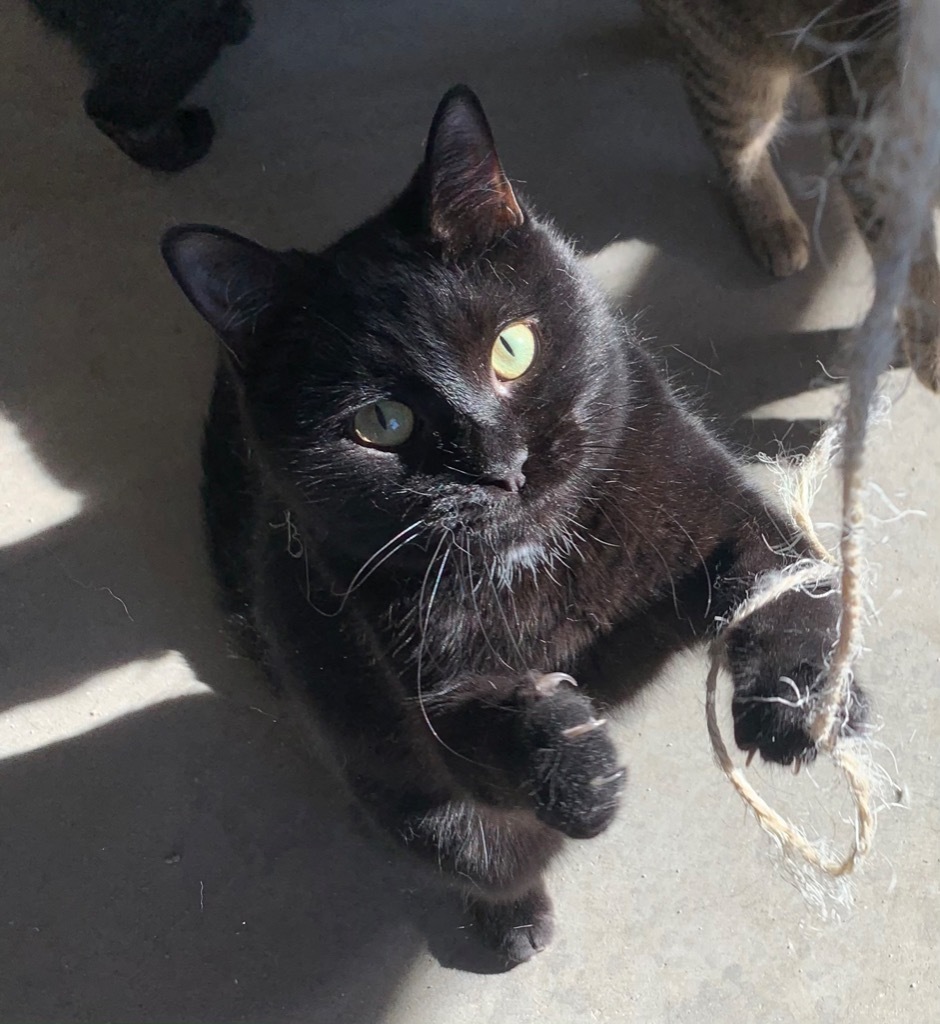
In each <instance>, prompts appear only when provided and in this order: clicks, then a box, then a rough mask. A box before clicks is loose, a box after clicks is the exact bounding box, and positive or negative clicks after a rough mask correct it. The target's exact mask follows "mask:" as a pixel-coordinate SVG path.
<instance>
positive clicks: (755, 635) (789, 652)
mask: <svg viewBox="0 0 940 1024" xmlns="http://www.w3.org/2000/svg"><path fill="white" fill-rule="evenodd" d="M834 617H835V607H834V605H833V603H832V601H831V600H829V599H828V598H820V597H810V596H807V595H803V594H794V595H792V597H788V598H783V599H780V601H779V602H775V604H774V605H770V606H768V608H767V609H766V610H764V611H761V612H755V613H754V614H753V615H752V616H750V617H749V618H747V619H745V620H744V622H743V623H741V624H740V625H739V626H736V627H735V628H734V629H733V630H732V631H731V632H730V633H729V635H728V637H727V638H726V642H727V651H728V661H729V665H730V668H731V673H732V676H733V679H734V691H735V692H734V698H733V700H732V704H731V711H732V716H733V719H734V739H735V742H736V743H737V745H738V746H739V747H740V748H741V749H742V750H744V751H746V752H747V753H748V754H749V755H753V754H754V753H759V754H760V755H761V757H762V758H764V760H766V761H774V762H776V763H777V764H785V765H789V764H794V765H795V766H796V768H797V769H799V766H800V765H801V764H805V763H808V762H810V761H812V760H813V759H814V758H815V757H816V744H815V742H814V740H813V738H812V737H811V736H810V727H811V725H812V723H813V721H814V720H815V718H816V715H817V712H818V710H819V703H820V691H821V690H822V687H823V686H824V684H825V666H826V661H827V658H828V655H829V652H830V650H831V647H832V642H833V639H834V636H835V632H834V630H835V625H834ZM868 713H869V704H868V698H867V697H866V696H865V693H864V691H863V690H862V689H861V688H860V687H858V686H857V685H855V686H853V688H852V694H851V699H850V700H849V702H848V703H847V705H846V706H845V707H843V708H842V709H841V711H840V715H841V726H840V728H841V731H842V733H843V734H844V735H845V734H852V733H858V732H860V731H862V729H863V728H864V726H865V723H866V722H867V720H868ZM749 760H750V757H749Z"/></svg>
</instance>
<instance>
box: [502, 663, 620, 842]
mask: <svg viewBox="0 0 940 1024" xmlns="http://www.w3.org/2000/svg"><path fill="white" fill-rule="evenodd" d="M575 685H576V684H575V682H574V680H573V679H572V678H571V676H568V675H565V674H564V673H561V672H552V673H549V674H547V675H541V676H538V675H535V674H533V675H532V676H531V677H530V679H529V681H528V682H527V684H525V693H524V701H525V715H524V719H523V725H522V730H523V735H522V741H523V743H524V744H525V746H526V747H527V748H528V751H529V757H528V764H529V780H528V785H529V788H530V791H531V795H532V797H533V798H534V801H535V813H536V815H537V816H538V818H539V819H540V820H541V821H544V822H545V824H546V825H550V826H551V827H552V828H555V829H557V830H558V831H559V832H563V833H564V834H565V835H567V836H570V837H571V838H573V839H590V838H591V837H593V836H596V835H597V834H598V833H600V832H603V830H604V829H605V828H607V826H608V825H609V824H610V822H611V821H612V820H613V817H614V814H615V813H616V810H617V807H618V806H619V803H620V792H621V790H622V789H623V784H624V780H625V778H626V769H625V768H623V767H621V766H620V764H619V763H618V760H617V751H616V750H615V748H614V745H613V743H612V742H611V740H610V737H609V735H608V734H607V729H606V721H605V720H604V719H603V718H597V717H596V716H595V714H594V706H593V704H592V703H591V701H590V699H589V698H588V697H585V696H584V695H582V694H580V693H579V692H578V691H577V690H576V689H575Z"/></svg>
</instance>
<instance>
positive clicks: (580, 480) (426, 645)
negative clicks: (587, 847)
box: [163, 86, 865, 962]
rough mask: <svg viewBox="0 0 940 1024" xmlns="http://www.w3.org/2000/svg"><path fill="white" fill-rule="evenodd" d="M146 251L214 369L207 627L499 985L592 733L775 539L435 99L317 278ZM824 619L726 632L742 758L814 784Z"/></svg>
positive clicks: (186, 250)
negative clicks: (226, 625) (383, 200)
mask: <svg viewBox="0 0 940 1024" xmlns="http://www.w3.org/2000/svg"><path fill="white" fill-rule="evenodd" d="M163 253H164V256H165V258H166V260H167V263H168V264H169V267H170V269H171V272H172V274H173V276H174V277H175V279H176V280H177V282H178V283H179V285H180V286H181V288H182V289H183V291H184V293H185V294H186V295H187V297H188V298H189V300H190V301H191V302H192V303H193V305H194V306H195V307H196V309H197V310H198V311H199V313H201V314H202V316H203V317H204V318H205V319H206V320H207V321H208V322H209V324H210V325H211V326H212V327H213V328H214V329H215V331H216V332H217V333H218V335H219V337H220V338H221V342H222V345H221V361H220V366H219V370H218V374H217V377H216V383H215V390H214V394H213V398H212V403H211V409H210V413H209V418H208V423H207V428H206V435H205V447H204V454H203V464H204V471H205V476H204V501H205V512H206V519H207V523H208V538H209V546H210V550H211V554H212V557H213V561H214V564H215V568H216V572H217V575H218V578H219V580H220V581H221V584H222V589H223V591H224V593H225V595H226V600H227V603H228V606H229V608H230V610H231V611H232V612H233V613H234V615H235V616H236V617H237V618H238V619H239V620H240V621H241V623H242V624H243V625H245V626H246V627H247V629H248V630H249V631H250V633H251V636H252V639H253V642H254V645H255V650H257V651H259V652H260V657H261V659H262V660H263V663H264V665H265V667H266V669H267V671H268V673H269V674H270V676H271V677H272V678H273V679H274V680H275V681H276V682H277V683H278V684H281V685H282V686H283V687H285V688H286V689H287V691H288V692H289V693H293V694H300V695H301V698H302V700H304V701H306V702H308V703H309V706H310V708H312V710H313V712H314V717H315V719H316V721H317V722H318V724H319V726H320V728H321V730H322V731H323V733H324V734H325V737H326V739H327V742H328V744H329V746H330V748H331V751H332V755H331V756H332V759H333V760H334V761H335V764H336V766H337V767H338V770H339V772H340V773H341V775H342V777H343V778H344V779H345V781H346V782H347V783H348V786H349V788H350V790H351V791H352V792H353V793H354V794H355V796H356V797H357V798H358V800H359V801H360V802H361V804H362V805H363V807H364V808H365V809H366V810H367V812H368V813H369V815H371V818H372V819H373V820H374V821H375V822H376V823H378V825H379V826H381V827H382V828H384V829H385V830H386V831H387V833H388V834H389V835H390V836H392V837H393V838H394V839H395V840H396V841H397V842H398V843H400V844H401V845H402V846H404V847H406V848H407V849H409V850H411V851H413V853H414V854H416V855H417V856H418V857H420V858H423V859H424V860H425V861H427V863H428V864H429V865H431V866H432V867H433V868H434V869H436V870H437V871H438V872H439V873H440V874H441V875H442V876H443V877H444V878H445V879H447V880H448V881H449V882H450V883H452V884H453V885H454V886H455V887H457V888H458V889H460V890H462V891H463V893H464V894H465V896H466V899H467V902H468V912H469V915H470V918H471V920H472V922H473V923H474V926H475V928H476V929H477V931H478V933H479V935H480V937H481V939H482V940H483V941H484V942H485V943H486V944H488V945H489V946H491V947H493V948H495V949H496V950H498V951H499V952H500V953H501V954H502V956H503V957H505V958H506V959H507V960H508V961H510V962H514V961H522V960H526V959H527V958H529V957H530V956H532V955H533V954H534V953H535V952H536V951H538V950H540V949H542V948H543V947H544V946H545V945H546V944H547V943H548V942H549V939H550V937H551V935H552V929H553V923H552V910H551V902H550V899H549V896H548V894H547V892H546V889H545V884H544V881H543V875H544V872H545V870H546V868H547V867H548V865H549V863H550V862H551V860H552V859H553V858H554V857H555V855H556V854H557V853H558V852H559V850H560V849H561V848H562V845H563V843H564V841H565V837H571V838H573V839H582V840H583V839H588V838H590V837H592V836H596V835H597V834H598V833H600V832H602V831H603V830H604V829H605V828H606V827H607V826H608V825H609V824H610V822H611V819H612V818H613V816H614V814H615V812H616V810H617V806H618V803H619V801H620V798H621V793H622V790H623V786H624V780H625V770H624V768H623V767H622V765H621V761H620V756H619V754H618V751H617V750H616V749H615V747H614V744H613V743H612V741H611V738H610V736H609V735H608V730H607V727H606V719H605V716H606V714H607V712H608V709H609V708H611V707H613V706H615V705H617V704H620V703H622V702H624V701H625V700H627V699H628V698H629V697H630V696H631V694H633V693H635V692H636V689H637V687H638V686H640V685H642V684H643V683H644V682H646V681H647V680H648V679H649V678H650V677H651V675H652V674H653V673H654V672H655V671H656V669H657V668H658V667H660V666H661V665H662V664H663V662H664V661H665V660H666V659H667V658H668V657H669V656H670V655H671V654H673V653H674V652H676V651H678V650H680V649H682V648H686V647H688V646H690V645H693V644H695V643H696V642H698V641H701V640H704V639H707V638H709V637H712V636H714V635H715V633H716V631H717V630H718V629H719V628H720V627H721V624H722V618H723V617H724V616H726V615H727V614H728V613H729V611H730V610H731V609H732V608H734V607H735V605H736V604H737V603H738V602H739V601H740V600H741V599H742V597H743V596H744V595H745V593H746V592H747V590H748V588H749V587H750V586H751V584H752V583H753V581H754V579H755V577H757V576H758V575H759V574H761V573H763V572H765V571H767V570H772V569H775V568H780V567H782V566H784V565H785V564H788V563H789V562H791V561H793V560H794V559H796V558H799V557H800V556H801V554H803V553H805V551H806V545H805V544H804V541H803V540H802V539H801V538H800V537H799V536H797V535H796V533H795V531H794V529H793V528H792V526H791V525H790V524H789V523H788V522H786V521H785V520H784V519H783V518H782V517H781V515H779V514H778V513H777V512H776V511H774V510H773V509H772V508H770V507H769V506H768V504H767V502H766V500H765V499H764V498H763V497H762V496H761V495H760V494H759V493H758V492H757V491H756V490H754V489H753V488H752V487H751V486H750V485H749V484H748V483H747V482H746V481H745V478H744V476H743V475H742V472H741V469H740V468H739V466H738V465H737V464H736V463H735V462H734V460H733V459H732V458H731V456H730V455H729V454H728V453H727V452H726V451H725V449H724V448H722V447H721V445H720V444H719V443H718V442H717V441H716V440H715V439H714V438H713V437H711V436H710V435H709V433H708V432H707V431H706V430H705V428H704V427H703V426H702V424H701V423H700V422H699V421H698V420H697V419H696V418H695V417H694V416H693V415H692V414H691V413H690V412H689V411H688V410H687V409H686V408H684V407H683V405H681V404H680V402H679V401H678V400H677V398H676V397H675V396H674V395H673V394H672V393H671V392H670V390H669V389H668V387H667V386H666V384H665V383H664V381H663V379H662V378H661V377H660V376H659V374H658V372H657V370H656V368H655V367H654V364H653V362H652V360H651V358H650V357H649V356H648V355H647V354H646V353H645V352H644V350H643V349H642V348H641V347H640V345H639V344H638V341H637V339H636V337H635V336H634V334H633V332H632V328H631V327H630V326H629V325H628V324H626V323H624V321H623V320H621V319H620V318H619V317H618V316H617V315H616V314H615V313H613V312H612V311H611V310H610V309H609V308H608V306H607V305H606V304H605V301H604V299H603V298H602V297H601V296H600V294H599V292H598V290H597V288H596V287H595V285H594V284H593V282H592V281H591V279H590V278H589V277H588V275H587V273H586V272H585V271H584V269H582V266H581V264H580V263H579V261H578V258H577V256H576V254H575V252H574V251H573V250H572V248H571V247H570V246H569V244H568V243H567V242H565V241H564V240H563V239H562V238H561V237H560V236H559V234H558V233H557V232H556V231H555V229H554V228H553V227H552V226H551V225H550V224H548V223H547V222H546V221H545V220H544V219H542V218H540V217H539V216H537V215H536V213H535V212H534V211H533V210H532V209H531V207H530V206H529V205H528V203H526V202H525V201H524V200H523V199H522V198H521V197H520V196H518V195H517V194H516V193H515V191H514V190H513V188H512V186H511V185H510V182H509V181H508V179H507V178H506V175H505V173H504V172H503V169H502V167H501V165H500V162H499V159H498V157H497V155H496V151H495V149H494V145H493V140H492V136H491V134H490V129H489V126H488V124H487V122H486V119H485V117H484V114H483V111H482V109H481V107H480V105H479V103H478V101H477V99H476V97H475V96H474V95H473V94H472V93H471V92H470V91H469V90H468V89H466V88H465V87H461V86H458V87H456V88H454V89H453V90H451V91H450V92H449V93H448V94H447V95H446V96H445V97H444V99H443V100H442V102H441V104H440V106H439V108H438V111H437V114H436V116H435V118H434V121H433V124H432V126H431V131H430V136H429V139H428V143H427V149H426V154H425V158H424V161H423V163H422V164H421V166H420V168H419V169H418V171H417V173H416V174H415V175H414V177H413V179H412V180H411V182H410V184H409V185H408V187H407V188H406V189H405V190H404V192H403V193H402V194H401V195H400V196H399V197H398V198H397V199H396V200H395V201H394V202H392V203H391V205H390V206H388V207H387V208H386V209H385V210H384V211H382V212H381V213H379V214H378V215H377V216H375V217H374V218H372V219H371V220H368V221H367V222H366V223H365V224H363V225H361V226H360V227H357V228H356V229H355V230H353V231H351V232H350V233H349V234H347V235H346V236H345V237H343V238H341V239H340V240H339V241H338V242H336V243H335V244H333V245H331V246H330V247H329V248H327V249H326V250H325V251H323V252H321V253H318V254H311V253H305V252H299V251H288V252H274V251H271V250H269V249H266V248H263V247H262V246H260V245H258V244H256V243H254V242H250V241H248V240H246V239H244V238H241V237H239V236H237V235H234V234H231V233H229V232H228V231H224V230H221V229H219V228H213V227H204V226H181V227H176V228H173V229H171V230H170V231H169V232H168V233H167V235H166V236H165V239H164V242H163ZM837 614H838V605H837V602H836V601H835V600H834V599H833V598H832V597H831V596H828V597H827V596H823V595H819V594H817V595H815V596H809V595H806V594H800V593H792V594H790V595H788V596H787V597H784V598H781V599H780V600H779V601H778V602H777V603H776V604H774V605H772V606H769V607H767V608H764V609H763V610H761V611H759V612H757V613H755V614H754V615H753V616H752V617H750V618H749V619H747V620H745V621H744V622H743V623H741V624H740V625H738V626H736V627H735V628H734V629H733V630H732V631H731V634H730V635H729V636H728V637H727V640H728V651H729V665H730V668H731V671H732V674H733V679H734V698H733V711H734V723H735V726H734V727H735V737H736V740H737V743H738V745H739V746H740V747H741V748H742V749H744V750H748V751H758V752H760V754H761V755H762V756H763V757H764V758H767V759H769V760H771V761H776V762H779V763H782V764H790V763H796V764H799V763H801V762H803V761H806V760H809V759H811V758H812V757H813V755H814V747H813V743H812V742H811V740H810V738H809V736H808V735H807V720H808V715H809V714H810V713H811V709H812V704H813V695H814V693H816V692H817V688H818V685H819V680H820V672H821V668H822V665H823V663H824V660H825V658H826V656H827V654H828V651H829V647H830V642H831V639H832V635H833V631H834V627H835V624H836V621H837ZM575 677H577V679H578V681H579V685H576V684H575ZM794 686H797V687H799V689H800V691H801V693H802V694H804V695H805V697H806V700H805V701H804V702H801V703H800V705H799V706H794V703H793V701H792V696H793V687H794ZM778 698H785V699H783V700H780V699H778ZM864 717H865V707H864V701H862V700H857V701H856V702H855V703H854V704H853V705H852V707H851V709H848V710H847V711H846V714H845V719H846V721H845V727H846V728H847V729H853V728H858V727H859V726H860V725H861V723H862V721H863V719H864Z"/></svg>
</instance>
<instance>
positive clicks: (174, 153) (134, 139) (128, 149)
mask: <svg viewBox="0 0 940 1024" xmlns="http://www.w3.org/2000/svg"><path fill="white" fill-rule="evenodd" d="M95 123H96V124H97V126H98V128H100V129H101V131H102V132H104V134H105V135H107V136H108V138H110V139H111V140H112V141H113V142H114V143H115V144H116V145H117V146H118V147H119V148H120V149H121V150H123V152H125V153H126V154H127V155H128V156H129V157H130V158H131V159H132V160H133V161H134V162H135V163H138V164H140V165H141V167H146V168H148V169H149V170H152V171H163V172H165V173H167V174H173V173H176V172H177V171H182V170H185V169H186V168H187V167H189V166H191V165H192V164H194V163H196V162H197V161H198V160H201V159H202V158H203V157H204V156H205V155H206V153H208V152H209V148H210V147H211V145H212V138H213V136H214V134H215V127H214V126H213V123H212V116H211V114H210V113H209V111H208V110H206V109H204V108H203V107H183V108H181V109H180V110H177V111H175V112H174V113H173V114H172V115H171V116H170V117H169V118H167V119H166V120H165V121H161V122H160V123H159V124H156V125H153V126H150V127H148V128H127V127H124V126H121V125H116V124H113V123H110V122H107V121H104V120H102V119H100V118H96V119H95Z"/></svg>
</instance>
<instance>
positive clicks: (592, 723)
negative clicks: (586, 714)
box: [561, 718, 607, 740]
mask: <svg viewBox="0 0 940 1024" xmlns="http://www.w3.org/2000/svg"><path fill="white" fill-rule="evenodd" d="M606 724H607V719H606V718H589V719H588V720H587V721H586V722H582V723H581V724H580V725H573V726H571V728H570V729H562V731H561V734H562V736H564V737H565V739H566V740H577V739H580V738H581V737H582V736H587V734H588V733H591V732H594V730H595V729H601V728H603V726H605V725H606Z"/></svg>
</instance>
